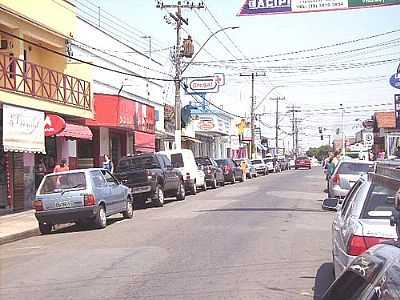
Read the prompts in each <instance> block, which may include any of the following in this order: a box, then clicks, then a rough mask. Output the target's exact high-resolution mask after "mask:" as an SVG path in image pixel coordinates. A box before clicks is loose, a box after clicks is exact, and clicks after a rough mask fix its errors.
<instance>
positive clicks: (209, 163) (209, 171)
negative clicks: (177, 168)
mask: <svg viewBox="0 0 400 300" xmlns="http://www.w3.org/2000/svg"><path fill="white" fill-rule="evenodd" d="M196 164H197V166H198V167H199V168H200V169H201V170H203V172H204V174H205V180H206V183H207V185H209V186H211V187H212V188H213V189H215V188H217V186H218V185H220V186H223V185H224V184H225V178H224V172H223V170H222V168H220V167H219V166H218V164H217V163H216V162H215V160H213V159H212V158H209V157H196Z"/></svg>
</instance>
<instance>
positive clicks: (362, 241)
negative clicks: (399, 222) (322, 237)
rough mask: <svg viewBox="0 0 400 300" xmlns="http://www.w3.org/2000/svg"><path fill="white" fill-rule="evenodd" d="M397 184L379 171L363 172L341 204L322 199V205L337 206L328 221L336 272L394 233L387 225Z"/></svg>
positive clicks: (390, 237)
mask: <svg viewBox="0 0 400 300" xmlns="http://www.w3.org/2000/svg"><path fill="white" fill-rule="evenodd" d="M385 181H386V183H385ZM396 182H397V183H396ZM399 188H400V181H397V180H393V179H387V178H385V175H383V174H382V173H377V174H370V175H369V176H367V175H364V176H362V177H361V178H360V179H359V180H358V181H357V182H356V183H355V184H354V186H353V187H352V188H351V189H350V192H349V193H348V194H347V196H346V198H345V199H344V201H343V203H342V204H340V203H339V199H337V198H328V199H326V200H325V201H324V202H323V207H324V208H333V209H337V214H336V216H335V219H334V221H333V224H332V247H333V249H332V256H333V265H334V271H335V274H336V276H339V275H340V274H341V273H342V272H343V271H344V270H345V269H346V267H347V266H348V265H349V264H350V263H351V261H352V260H353V259H354V258H355V257H356V256H358V255H360V254H362V253H363V252H364V251H365V250H367V249H368V248H370V247H372V246H374V245H376V244H378V243H380V242H382V241H385V240H393V239H395V238H396V237H397V235H396V230H395V228H394V227H392V226H390V218H391V216H392V215H393V214H394V213H395V209H394V206H393V204H394V199H395V198H394V197H395V194H396V192H397V190H398V189H399Z"/></svg>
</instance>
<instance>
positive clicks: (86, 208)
mask: <svg viewBox="0 0 400 300" xmlns="http://www.w3.org/2000/svg"><path fill="white" fill-rule="evenodd" d="M33 207H34V208H35V210H36V213H35V217H36V219H37V220H38V222H39V230H40V232H41V233H42V234H47V233H50V232H51V231H52V228H53V225H56V224H65V223H73V222H75V223H80V224H93V225H94V226H95V227H97V228H104V227H106V225H107V219H106V218H107V217H108V216H111V215H113V214H116V213H122V214H123V216H124V217H125V218H132V216H133V203H132V198H131V195H130V192H129V188H127V187H126V186H124V185H122V184H121V183H120V182H119V181H118V180H117V179H116V178H115V177H114V176H113V175H112V174H111V173H110V172H108V171H107V170H104V169H85V170H73V171H68V172H60V173H52V174H49V175H46V176H45V177H44V178H43V180H42V182H41V184H40V186H39V189H38V191H37V193H36V199H35V200H34V201H33Z"/></svg>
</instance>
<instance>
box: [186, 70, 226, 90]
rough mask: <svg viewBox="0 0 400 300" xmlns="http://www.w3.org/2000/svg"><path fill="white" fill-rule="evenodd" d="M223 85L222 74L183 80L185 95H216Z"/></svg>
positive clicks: (223, 77)
mask: <svg viewBox="0 0 400 300" xmlns="http://www.w3.org/2000/svg"><path fill="white" fill-rule="evenodd" d="M223 85H225V75H224V74H222V73H216V74H214V75H212V76H203V77H188V78H186V79H185V91H186V94H207V93H218V92H219V87H220V86H223Z"/></svg>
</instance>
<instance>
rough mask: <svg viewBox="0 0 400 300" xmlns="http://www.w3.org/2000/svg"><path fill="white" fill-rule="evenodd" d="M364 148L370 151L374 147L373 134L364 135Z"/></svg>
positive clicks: (366, 133)
mask: <svg viewBox="0 0 400 300" xmlns="http://www.w3.org/2000/svg"><path fill="white" fill-rule="evenodd" d="M363 140H364V141H363V142H364V146H365V147H367V148H368V149H371V148H372V146H373V145H374V133H373V132H365V133H364V139H363Z"/></svg>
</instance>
